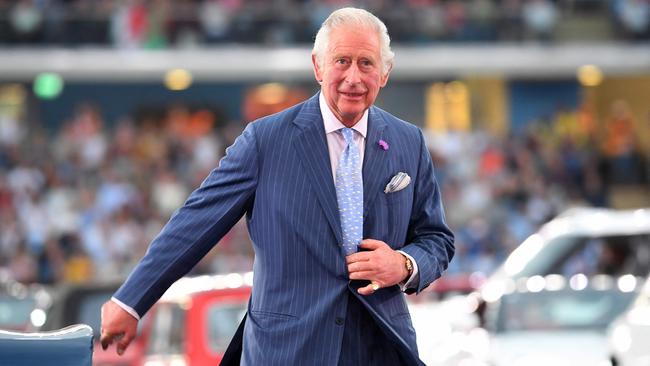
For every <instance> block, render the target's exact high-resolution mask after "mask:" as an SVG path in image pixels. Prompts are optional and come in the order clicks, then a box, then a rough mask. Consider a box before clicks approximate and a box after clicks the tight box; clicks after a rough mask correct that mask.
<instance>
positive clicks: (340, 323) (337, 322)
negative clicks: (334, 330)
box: [334, 316, 345, 325]
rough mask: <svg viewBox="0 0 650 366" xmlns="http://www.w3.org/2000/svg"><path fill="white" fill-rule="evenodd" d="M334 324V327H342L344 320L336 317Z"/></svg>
mask: <svg viewBox="0 0 650 366" xmlns="http://www.w3.org/2000/svg"><path fill="white" fill-rule="evenodd" d="M334 322H335V323H336V325H343V324H345V319H343V318H341V317H340V316H337V317H336V320H334Z"/></svg>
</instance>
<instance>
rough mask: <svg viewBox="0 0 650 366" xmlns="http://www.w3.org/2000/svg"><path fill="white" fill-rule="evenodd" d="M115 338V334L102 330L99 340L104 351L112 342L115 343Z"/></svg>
mask: <svg viewBox="0 0 650 366" xmlns="http://www.w3.org/2000/svg"><path fill="white" fill-rule="evenodd" d="M113 338H114V335H113V334H110V333H108V332H106V331H103V330H102V335H101V337H100V339H99V341H100V343H101V344H102V349H103V350H104V351H106V349H107V348H108V346H110V345H111V344H113Z"/></svg>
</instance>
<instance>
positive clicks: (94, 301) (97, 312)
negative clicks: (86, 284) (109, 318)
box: [75, 293, 111, 339]
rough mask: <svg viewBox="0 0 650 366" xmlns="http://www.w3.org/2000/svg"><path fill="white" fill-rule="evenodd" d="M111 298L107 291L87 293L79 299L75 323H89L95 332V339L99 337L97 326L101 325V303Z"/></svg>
mask: <svg viewBox="0 0 650 366" xmlns="http://www.w3.org/2000/svg"><path fill="white" fill-rule="evenodd" d="M110 298H111V294H109V293H89V294H87V295H85V296H83V297H82V298H81V299H79V300H80V301H79V305H78V306H79V307H78V311H77V317H76V320H75V322H76V323H84V324H88V325H90V327H91V328H93V332H94V333H95V339H99V338H98V337H99V336H100V334H99V328H100V327H101V308H102V305H103V304H104V303H105V302H106V301H108V299H110Z"/></svg>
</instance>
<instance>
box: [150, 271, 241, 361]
mask: <svg viewBox="0 0 650 366" xmlns="http://www.w3.org/2000/svg"><path fill="white" fill-rule="evenodd" d="M251 284H252V272H251V273H247V274H244V275H241V274H236V273H233V274H229V275H216V276H201V277H195V278H182V279H181V280H179V281H178V282H176V283H175V284H174V285H172V287H170V288H169V290H168V291H167V292H166V293H165V295H163V297H162V298H161V299H160V301H158V303H157V304H156V305H155V306H154V308H152V310H151V311H150V313H149V314H148V316H149V317H150V319H149V321H150V327H151V329H150V333H149V336H148V337H147V345H146V349H145V355H144V362H143V365H144V366H191V365H199V366H200V365H218V364H219V363H220V362H221V358H222V357H223V353H224V352H225V350H226V348H227V347H228V344H229V343H230V340H231V338H232V336H233V335H234V334H235V331H236V330H237V326H238V325H239V322H240V321H241V319H242V318H243V317H244V314H245V313H246V309H247V304H248V299H249V297H250V294H251Z"/></svg>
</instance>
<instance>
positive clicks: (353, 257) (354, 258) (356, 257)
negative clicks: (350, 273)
mask: <svg viewBox="0 0 650 366" xmlns="http://www.w3.org/2000/svg"><path fill="white" fill-rule="evenodd" d="M368 260H370V253H369V252H357V253H354V254H350V255H348V256H347V257H345V262H346V263H347V264H350V263H354V262H365V261H368Z"/></svg>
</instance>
